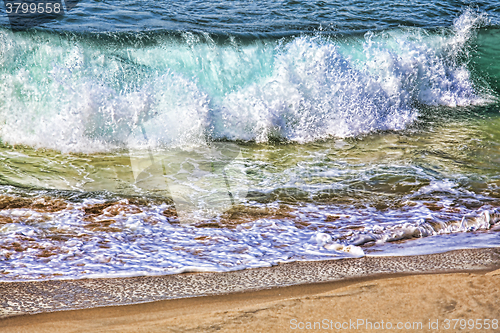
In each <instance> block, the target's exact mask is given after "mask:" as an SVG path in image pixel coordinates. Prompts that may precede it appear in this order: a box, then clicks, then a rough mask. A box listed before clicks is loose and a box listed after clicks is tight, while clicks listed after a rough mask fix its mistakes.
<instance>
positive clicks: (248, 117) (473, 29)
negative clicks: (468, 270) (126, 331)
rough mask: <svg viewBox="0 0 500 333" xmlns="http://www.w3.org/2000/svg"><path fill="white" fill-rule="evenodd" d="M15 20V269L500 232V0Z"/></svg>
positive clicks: (230, 6) (397, 248)
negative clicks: (21, 27) (24, 25)
mask: <svg viewBox="0 0 500 333" xmlns="http://www.w3.org/2000/svg"><path fill="white" fill-rule="evenodd" d="M2 14H3V15H0V161H1V162H0V280H1V281H14V280H35V279H67V278H88V277H118V276H138V275H157V274H176V273H182V272H196V271H228V270H240V269H246V268H252V267H266V266H272V265H276V264H279V263H280V262H291V261H299V260H324V259H341V258H346V257H362V256H366V255H411V254H423V253H437V252H444V251H448V250H453V249H461V248H479V247H497V246H499V245H500V233H499V231H500V100H499V97H500V95H499V94H500V2H499V1H441V2H439V4H436V3H434V2H431V1H424V0H420V1H413V0H410V1H396V0H393V1H388V2H385V3H384V4H378V3H377V4H376V3H374V2H373V1H342V2H340V1H303V2H298V1H278V2H276V1H272V2H271V1H246V0H238V1H183V2H176V1H169V2H167V1H165V2H163V1H150V0H142V1H116V0H106V1H89V0H84V1H81V2H79V3H78V5H77V6H76V7H75V8H73V9H72V10H71V11H67V12H66V14H65V15H64V16H62V17H60V18H58V19H57V20H53V21H50V22H46V23H44V24H43V25H40V26H38V27H33V28H32V29H28V30H26V31H15V32H14V31H12V29H11V28H10V26H9V20H8V18H7V16H6V15H5V14H4V12H2Z"/></svg>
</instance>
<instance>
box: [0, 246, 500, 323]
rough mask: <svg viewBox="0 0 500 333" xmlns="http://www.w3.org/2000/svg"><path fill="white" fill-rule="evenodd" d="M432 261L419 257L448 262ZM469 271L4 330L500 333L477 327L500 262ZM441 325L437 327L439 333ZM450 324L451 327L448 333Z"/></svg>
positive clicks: (66, 317)
mask: <svg viewBox="0 0 500 333" xmlns="http://www.w3.org/2000/svg"><path fill="white" fill-rule="evenodd" d="M494 252H495V253H496V251H494ZM457 253H458V254H462V255H463V254H464V253H466V254H467V253H469V254H470V253H472V254H474V253H476V254H477V252H474V251H458V252H453V253H451V254H447V255H448V256H450V257H453V256H454V255H455V256H456V255H457ZM479 253H481V251H479ZM433 256H434V257H432V256H430V257H429V256H419V257H418V258H436V259H438V258H441V257H439V256H440V255H433ZM441 256H442V255H441ZM410 258H412V257H408V258H407V259H408V260H411V259H410ZM495 258H497V257H496V256H495ZM407 259H404V257H403V259H401V258H398V260H403V261H404V260H407ZM384 260H387V261H389V262H390V260H391V259H390V258H386V259H384ZM430 261H431V262H432V260H430ZM330 263H331V262H330ZM494 266H496V267H494ZM457 269H458V267H457ZM468 269H469V271H464V270H462V271H457V270H455V271H454V272H447V273H432V274H419V273H409V272H406V273H394V274H378V275H373V276H369V277H354V278H348V279H338V280H335V281H330V282H322V283H310V284H301V285H292V286H287V287H274V288H270V289H266V290H257V291H248V292H237V293H231V294H225V295H213V296H204V297H194V298H183V299H172V300H163V301H156V302H149V303H143V304H134V305H122V306H106V307H100V308H90V309H80V310H70V311H56V312H51V313H40V314H34V315H20V316H13V317H8V318H4V319H2V320H0V331H1V332H51V333H55V332H215V331H217V332H297V331H308V332H312V331H343V332H371V331H374V332H375V331H376V332H381V331H391V330H388V329H382V327H384V328H387V325H388V323H389V322H390V323H391V325H392V326H393V328H396V326H397V325H398V324H399V325H403V326H404V325H406V326H407V327H410V326H412V328H410V329H404V328H403V329H402V330H392V331H405V332H406V331H408V332H443V331H450V332H457V331H462V332H498V331H500V329H499V328H497V329H492V328H491V329H489V330H485V329H484V328H482V329H478V325H479V324H482V325H484V323H485V321H484V320H485V319H490V321H489V323H490V325H491V323H492V322H493V321H492V320H494V319H495V320H500V270H499V269H498V262H496V263H494V265H489V267H488V268H485V267H484V265H483V268H480V265H479V266H477V267H472V268H471V267H469V268H468ZM471 269H472V270H471ZM268 270H272V268H271V269H268ZM248 272H250V271H248ZM186 276H188V277H189V276H197V274H191V275H186ZM127 283H128V282H127ZM29 284H30V283H27V284H25V285H29ZM31 284H32V283H31ZM32 285H33V284H32ZM23 286H24V285H23ZM32 290H33V289H32ZM35 293H36V291H35ZM53 310H54V309H52V310H48V311H53ZM447 319H448V320H450V321H447ZM453 319H465V320H467V321H468V322H467V324H471V323H472V320H474V325H475V326H474V329H470V328H469V327H466V328H465V329H464V330H460V329H459V328H460V324H463V323H465V322H464V321H462V322H460V321H458V322H454V321H453ZM478 320H479V321H478ZM349 321H350V322H349ZM382 321H383V324H382ZM314 322H316V329H315V330H314V329H307V328H308V327H311V328H314ZM368 322H370V323H371V324H368ZM308 323H309V324H308ZM420 323H421V324H420ZM455 323H457V326H456V328H455V329H453V326H454V324H455ZM348 324H349V325H348ZM436 324H437V325H439V326H438V329H433V328H435V327H436ZM447 324H450V329H448V330H446V329H445V328H446V327H445V325H447ZM308 325H310V326H308ZM335 325H337V326H338V328H340V327H341V326H339V325H343V326H344V328H345V329H341V330H338V329H335ZM370 325H371V326H372V328H373V329H372V330H370ZM381 325H383V326H381ZM420 325H421V326H420ZM429 325H432V328H429ZM377 326H378V329H376V328H377ZM301 327H303V328H304V329H300V328H301ZM349 328H350V329H349Z"/></svg>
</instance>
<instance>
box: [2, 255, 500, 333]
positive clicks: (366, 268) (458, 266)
mask: <svg viewBox="0 0 500 333" xmlns="http://www.w3.org/2000/svg"><path fill="white" fill-rule="evenodd" d="M498 268H500V249H499V248H486V249H470V250H456V251H451V252H446V253H439V254H431V255H418V256H404V257H362V258H352V259H340V260H329V261H312V262H293V263H286V264H281V265H278V266H273V267H269V268H255V269H248V270H243V271H234V272H224V273H185V274H178V275H164V276H144V277H132V278H108V279H106V278H103V279H81V280H52V281H51V280H49V281H30V282H0V295H2V299H1V300H0V326H2V322H5V319H6V318H9V317H16V316H22V315H33V314H38V313H47V312H59V311H69V310H82V309H92V308H102V307H116V306H131V305H134V304H135V305H137V304H143V303H151V302H157V301H169V300H176V299H192V298H200V297H203V296H205V297H206V296H209V297H217V296H222V295H226V296H228V295H231V294H236V293H248V292H259V291H264V290H279V289H282V288H284V287H293V286H297V287H299V288H306V287H305V286H312V285H321V284H325V283H327V284H328V283H337V284H339V285H342V283H348V284H349V283H351V284H352V283H356V281H360V280H362V279H381V278H382V279H384V278H391V277H401V276H407V275H415V274H429V273H431V274H439V273H440V274H443V273H459V272H478V273H481V272H482V273H484V272H487V271H493V270H495V269H498ZM318 288H319V287H318ZM228 297H229V296H228Z"/></svg>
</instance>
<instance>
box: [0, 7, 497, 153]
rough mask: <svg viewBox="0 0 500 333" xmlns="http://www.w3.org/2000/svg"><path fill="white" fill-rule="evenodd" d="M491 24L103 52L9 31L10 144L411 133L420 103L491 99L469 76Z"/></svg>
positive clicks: (5, 129)
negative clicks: (479, 40)
mask: <svg viewBox="0 0 500 333" xmlns="http://www.w3.org/2000/svg"><path fill="white" fill-rule="evenodd" d="M484 24H487V18H486V16H485V15H483V14H478V13H476V12H474V11H472V10H466V11H465V12H464V13H463V14H462V15H461V16H460V17H458V18H457V19H456V20H455V22H454V25H453V26H452V27H450V28H446V29H438V30H436V31H430V30H426V29H423V28H400V29H394V30H387V31H380V32H368V33H366V34H365V35H364V36H359V37H338V36H337V37H335V36H330V37H327V36H323V35H321V34H319V35H317V34H313V35H301V36H296V37H289V38H283V39H276V40H255V41H252V42H250V43H242V42H238V41H237V39H236V38H229V41H228V42H224V43H222V44H221V43H218V42H217V41H214V40H213V39H212V37H211V36H210V35H208V34H200V35H196V34H193V33H182V34H181V38H180V39H179V38H177V37H175V38H173V37H172V36H164V37H163V38H160V39H159V40H156V42H155V43H150V44H148V45H145V44H140V45H137V44H134V43H128V42H127V41H126V40H124V41H122V42H121V43H111V44H110V43H107V42H106V41H102V40H100V39H99V36H98V35H95V36H93V35H92V34H90V35H87V36H85V37H75V36H74V35H67V36H61V35H60V34H57V35H55V34H51V33H48V32H26V33H15V34H14V33H11V32H8V31H7V30H3V31H1V32H0V63H1V67H0V124H1V125H0V137H1V140H2V141H3V142H4V143H6V144H11V145H18V144H22V145H28V146H32V147H35V148H49V149H54V150H57V151H63V152H84V153H90V152H99V151H109V150H113V149H120V148H130V149H143V148H144V147H149V148H155V147H159V146H167V147H172V146H183V145H203V144H205V143H206V141H207V138H208V139H209V140H212V139H215V140H219V139H226V140H242V141H256V142H268V141H269V140H283V141H292V142H298V143H305V142H311V141H315V140H321V139H327V138H331V137H339V138H345V137H355V136H359V135H363V134H367V133H371V132H375V131H385V130H402V129H405V128H406V127H407V126H408V125H409V124H411V123H412V122H414V121H415V120H416V119H417V117H418V115H419V105H435V106H439V105H445V106H450V107H455V106H467V105H476V104H484V103H488V102H491V101H492V99H493V98H492V94H491V93H490V91H489V90H488V88H487V87H483V86H479V87H478V86H477V84H476V83H475V80H474V78H473V77H472V74H471V70H470V69H469V66H468V64H469V60H470V56H471V51H470V50H471V44H472V43H473V40H474V36H475V33H476V31H477V28H479V27H480V26H482V25H484Z"/></svg>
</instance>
